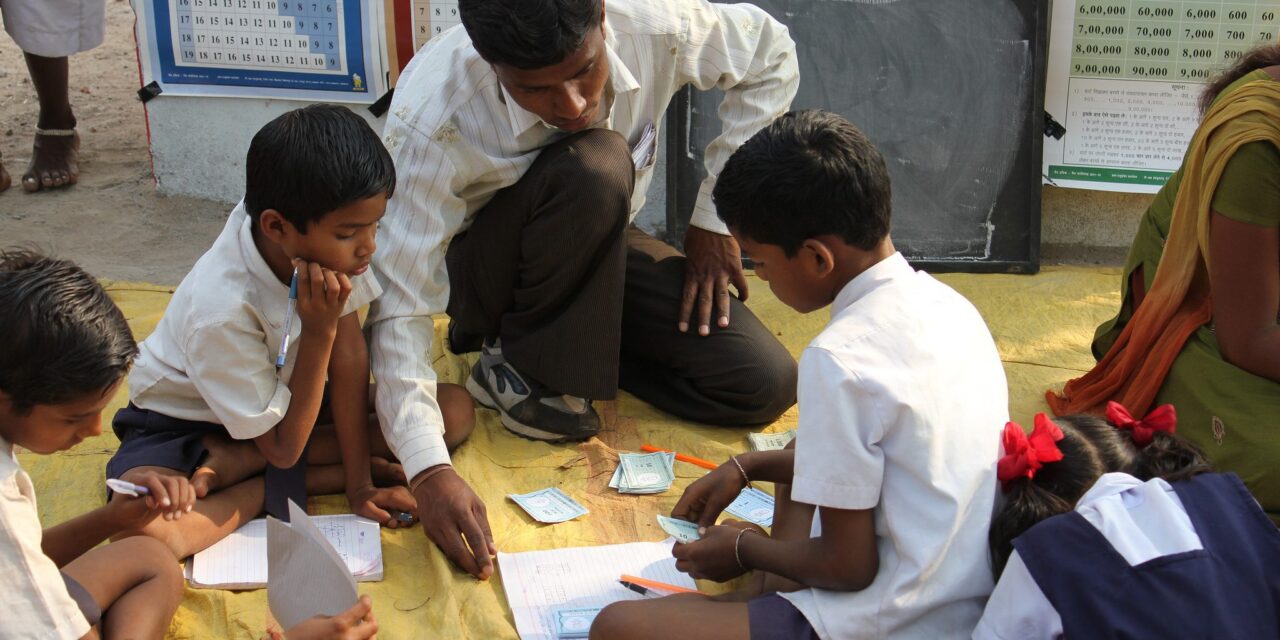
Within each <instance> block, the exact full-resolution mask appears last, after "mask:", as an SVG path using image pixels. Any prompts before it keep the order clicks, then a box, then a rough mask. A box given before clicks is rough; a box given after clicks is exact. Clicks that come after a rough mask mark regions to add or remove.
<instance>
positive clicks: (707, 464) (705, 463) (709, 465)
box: [640, 444, 720, 471]
mask: <svg viewBox="0 0 1280 640" xmlns="http://www.w3.org/2000/svg"><path fill="white" fill-rule="evenodd" d="M640 450H641V451H644V452H646V453H654V452H657V451H662V452H664V453H675V452H674V451H671V450H670V449H659V448H657V447H655V446H653V445H651V444H643V445H640ZM676 460H679V461H680V462H688V463H689V464H696V465H698V466H699V467H702V468H703V469H711V470H712V471H714V470H715V468H716V467H718V466H720V465H718V464H716V463H714V462H711V461H709V460H703V459H702V458H695V457H693V456H686V455H685V454H683V453H676Z"/></svg>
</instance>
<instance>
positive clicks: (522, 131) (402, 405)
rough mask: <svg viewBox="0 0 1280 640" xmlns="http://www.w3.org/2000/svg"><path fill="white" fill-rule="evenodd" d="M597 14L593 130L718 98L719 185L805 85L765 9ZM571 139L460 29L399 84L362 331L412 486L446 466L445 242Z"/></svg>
mask: <svg viewBox="0 0 1280 640" xmlns="http://www.w3.org/2000/svg"><path fill="white" fill-rule="evenodd" d="M605 12H606V18H605V53H606V55H607V56H608V59H609V74H610V76H609V80H608V84H607V85H606V87H607V89H609V91H611V92H612V98H613V99H612V107H611V109H610V111H609V114H608V115H607V116H606V117H605V118H604V120H603V121H602V122H601V123H599V124H598V125H596V126H601V127H604V128H608V129H611V130H614V131H617V132H619V133H620V134H622V135H623V137H625V138H626V139H627V140H628V141H629V142H630V143H631V144H635V143H636V142H638V140H639V138H640V136H641V134H642V133H643V131H644V129H645V126H646V125H647V124H650V123H652V124H653V125H654V126H655V127H658V126H661V124H662V116H663V114H664V113H665V111H666V108H667V104H668V103H669V102H670V101H671V98H672V96H674V95H675V94H676V92H677V91H678V90H679V89H680V88H681V87H684V86H685V85H693V86H694V87H696V88H698V89H710V88H712V87H718V88H720V89H724V90H725V99H724V103H723V104H722V105H721V106H720V111H719V113H720V119H721V123H722V125H723V128H724V133H723V134H721V135H720V136H719V137H718V138H716V139H715V140H714V141H712V143H711V144H710V145H709V146H708V147H707V150H706V166H707V170H708V172H709V174H710V175H711V176H716V175H718V174H719V172H720V169H721V168H722V167H723V166H724V162H725V160H727V159H728V157H729V155H730V154H731V153H732V152H733V150H734V149H737V148H738V146H739V145H741V144H742V143H743V142H745V141H746V140H747V138H749V137H750V136H751V135H752V134H754V133H755V132H756V131H758V130H760V129H761V128H762V127H764V126H765V125H766V124H768V123H769V122H772V121H773V120H774V119H775V118H777V117H778V116H780V115H782V114H783V113H785V112H786V111H787V110H788V109H789V108H790V105H791V100H792V98H794V97H795V93H796V88H797V87H798V85H799V69H798V66H797V64H796V53H795V43H794V42H792V40H791V37H790V36H789V35H788V33H787V28H786V27H785V26H783V25H782V24H781V23H779V22H778V21H776V20H774V19H773V18H771V17H770V16H769V15H768V14H766V13H765V12H764V11H762V10H760V9H759V8H757V7H754V6H751V5H747V4H735V5H728V4H711V3H709V2H707V1H706V0H609V1H608V2H606V3H605ZM565 135H566V134H565V133H564V132H561V131H559V130H557V129H554V128H552V127H550V126H549V125H547V124H545V123H544V122H542V121H541V120H540V119H539V118H538V117H537V116H536V115H534V114H532V113H530V112H528V111H525V110H523V109H521V108H520V107H519V106H517V105H516V103H515V101H514V100H512V99H511V98H510V96H508V95H506V94H505V93H504V91H503V89H502V87H501V86H500V85H499V83H498V80H497V77H496V76H495V75H494V72H493V69H492V68H491V67H490V66H489V64H488V63H487V62H485V61H484V60H482V59H481V58H480V57H479V55H478V54H477V53H476V51H475V48H474V47H473V46H472V45H471V40H470V39H469V37H468V36H467V34H466V31H465V30H463V29H462V28H461V27H454V28H453V29H451V30H448V31H445V32H444V33H443V34H441V35H439V36H437V37H435V38H432V39H431V40H430V41H428V42H427V44H426V45H425V46H424V47H423V48H422V50H420V51H419V52H418V54H417V55H415V56H414V58H413V60H412V61H410V63H409V66H408V67H406V68H405V71H404V74H403V75H401V76H400V81H399V83H398V86H397V87H396V92H395V97H394V98H393V99H392V103H391V108H390V113H389V114H388V115H387V124H386V129H385V131H384V142H385V143H386V145H387V149H388V150H389V151H390V152H391V157H392V158H393V159H394V160H395V164H396V172H397V174H398V176H399V184H398V186H397V189H396V197H395V198H394V199H393V200H391V202H390V203H388V205H387V215H386V218H385V219H384V220H383V221H382V230H381V232H380V233H379V234H378V241H379V251H378V253H377V254H376V255H375V256H374V259H373V264H374V268H375V269H377V271H378V277H379V278H380V279H381V280H382V283H383V285H384V286H385V287H386V290H387V291H386V295H384V296H382V297H381V298H379V300H378V301H377V302H376V303H374V305H373V308H372V309H371V310H370V314H369V321H370V324H371V326H372V342H371V345H370V350H371V355H372V360H373V374H374V378H376V379H377V381H378V394H377V395H378V397H377V406H378V418H379V421H380V422H381V423H382V429H383V433H384V434H385V435H386V438H387V442H388V444H390V445H391V448H392V450H393V451H395V453H396V457H398V458H399V459H400V461H401V463H402V464H403V465H404V469H405V474H406V475H408V476H409V477H410V478H412V477H413V476H415V475H417V474H418V473H419V472H421V471H422V470H424V469H426V468H428V467H431V466H435V465H438V464H444V463H448V462H449V454H448V451H447V450H446V449H445V445H444V439H443V432H444V422H443V419H442V417H441V415H440V408H439V405H438V404H437V401H436V374H435V371H434V370H433V369H432V368H431V361H430V356H431V343H432V338H433V323H432V320H431V315H432V314H437V313H443V312H444V311H445V306H446V304H447V303H448V300H449V278H448V275H447V274H446V271H445V262H444V257H445V250H446V249H447V248H448V245H449V241H450V240H451V239H452V238H453V237H454V236H456V235H457V234H459V233H461V232H463V231H464V230H466V229H467V228H468V227H469V226H470V223H471V220H472V218H473V216H474V215H475V213H476V211H477V210H478V209H480V208H481V207H483V206H484V205H485V204H486V203H488V202H489V200H490V199H491V198H492V197H493V195H494V193H495V192H496V191H498V190H499V189H502V188H504V187H507V186H510V185H512V184H515V183H516V181H518V180H519V179H520V177H521V176H522V175H524V172H525V171H526V170H527V169H528V168H529V165H531V164H532V163H533V161H534V159H535V158H536V157H537V155H538V151H539V150H540V149H541V148H542V147H545V146H547V145H549V144H551V143H553V142H555V141H556V140H558V139H560V138H562V137H564V136H565ZM652 164H653V162H652V158H651V159H650V162H649V163H648V164H647V165H646V166H644V167H641V169H640V170H639V171H637V173H636V186H635V197H634V199H633V201H632V212H633V215H634V212H636V211H639V209H640V206H641V205H642V204H643V202H644V195H645V192H646V191H647V190H648V186H649V182H650V180H651V169H652ZM714 185H715V181H714V178H708V179H707V180H706V181H705V182H703V184H702V187H701V190H700V192H699V194H698V199H697V204H696V206H695V208H694V213H693V220H692V224H693V226H696V227H700V228H703V229H708V230H711V231H715V232H717V233H727V231H726V230H725V227H724V225H723V224H722V223H721V222H720V221H719V219H717V218H716V215H715V209H714V207H713V205H712V203H711V189H712V187H714ZM673 313H674V310H673Z"/></svg>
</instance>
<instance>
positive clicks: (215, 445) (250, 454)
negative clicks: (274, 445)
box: [191, 434, 267, 498]
mask: <svg viewBox="0 0 1280 640" xmlns="http://www.w3.org/2000/svg"><path fill="white" fill-rule="evenodd" d="M204 448H205V449H206V450H207V451H208V452H209V453H208V455H207V456H205V459H204V464H202V465H200V468H198V469H196V471H195V473H193V474H191V487H192V488H194V489H195V490H196V497H197V498H203V497H205V496H206V495H208V494H209V492H210V491H217V490H218V489H221V488H224V487H229V486H231V485H234V484H237V483H239V482H240V481H242V480H245V479H247V478H249V477H251V476H256V475H258V474H260V473H262V472H263V470H264V469H266V468H267V461H266V459H265V458H263V457H262V453H260V452H259V451H258V447H257V445H255V444H253V442H252V441H250V440H232V439H230V438H228V437H226V436H223V435H220V434H209V435H207V436H205V437H204Z"/></svg>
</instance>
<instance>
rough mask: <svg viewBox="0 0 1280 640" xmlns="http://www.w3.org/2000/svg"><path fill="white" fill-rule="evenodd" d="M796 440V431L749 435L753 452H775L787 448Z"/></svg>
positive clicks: (748, 438)
mask: <svg viewBox="0 0 1280 640" xmlns="http://www.w3.org/2000/svg"><path fill="white" fill-rule="evenodd" d="M795 439H796V430H795V429H792V430H790V431H783V432H782V433H748V434H747V440H749V441H751V450H752V451H774V450H777V449H781V448H783V447H786V446H787V444H789V443H790V442H791V441H792V440H795Z"/></svg>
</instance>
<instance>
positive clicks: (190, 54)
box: [169, 0, 347, 75]
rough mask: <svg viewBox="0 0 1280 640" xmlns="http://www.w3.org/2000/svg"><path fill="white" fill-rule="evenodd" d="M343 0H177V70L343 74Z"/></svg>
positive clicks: (172, 11) (171, 8) (174, 15)
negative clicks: (198, 68) (340, 20)
mask: <svg viewBox="0 0 1280 640" xmlns="http://www.w3.org/2000/svg"><path fill="white" fill-rule="evenodd" d="M342 4H343V0H177V1H176V2H174V3H172V4H170V5H169V12H170V20H171V22H172V24H175V25H177V29H175V30H174V32H173V38H174V50H175V51H178V52H180V54H181V55H180V57H179V59H178V65H179V66H197V67H198V66H206V67H217V68H224V69H234V68H239V69H260V70H276V69H287V70H292V71H319V72H328V73H340V74H343V75H345V74H346V71H347V70H346V59H345V56H343V51H344V50H345V49H344V45H345V43H344V42H343V37H342V30H341V29H339V28H338V17H339V16H340V15H342Z"/></svg>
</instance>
